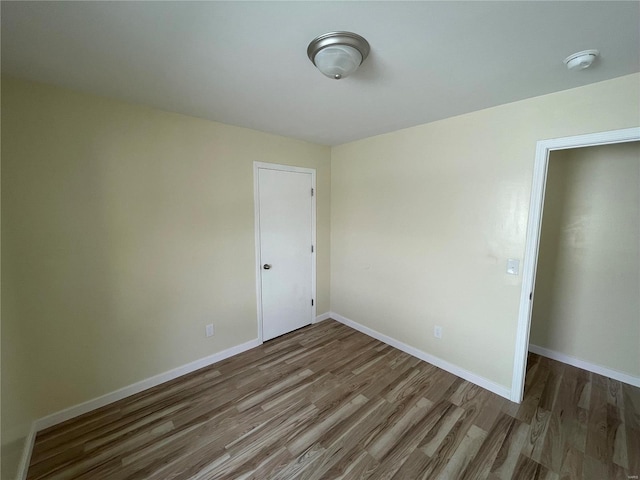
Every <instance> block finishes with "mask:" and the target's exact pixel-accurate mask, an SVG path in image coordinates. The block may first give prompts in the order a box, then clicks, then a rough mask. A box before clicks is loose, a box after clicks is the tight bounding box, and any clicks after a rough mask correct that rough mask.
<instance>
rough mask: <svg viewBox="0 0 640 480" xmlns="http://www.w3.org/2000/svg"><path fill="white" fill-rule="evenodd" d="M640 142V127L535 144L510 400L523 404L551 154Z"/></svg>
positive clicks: (542, 141)
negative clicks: (560, 151) (532, 305)
mask: <svg viewBox="0 0 640 480" xmlns="http://www.w3.org/2000/svg"><path fill="white" fill-rule="evenodd" d="M635 141H640V128H625V129H623V130H612V131H609V132H600V133H590V134H587V135H577V136H574V137H564V138H552V139H549V140H540V141H538V143H537V145H536V158H535V162H534V165H533V183H532V186H531V201H530V203H529V221H528V225H527V240H526V244H525V250H524V265H523V270H522V291H521V293H520V311H519V314H518V327H517V330H516V349H515V358H514V365H513V379H512V382H511V401H512V402H517V403H520V402H522V399H523V397H524V381H525V374H526V369H527V352H528V351H529V330H530V328H531V302H533V296H532V298H531V299H530V298H529V296H530V295H531V294H533V293H534V287H535V281H536V269H537V265H538V249H539V244H540V228H541V226H542V213H543V212H542V209H543V206H544V193H545V187H546V183H547V169H548V167H549V154H550V153H551V152H552V151H554V150H566V149H568V148H579V147H592V146H597V145H608V144H613V143H625V142H635Z"/></svg>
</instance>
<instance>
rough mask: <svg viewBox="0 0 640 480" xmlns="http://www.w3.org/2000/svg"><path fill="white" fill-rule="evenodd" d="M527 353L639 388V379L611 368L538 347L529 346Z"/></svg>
mask: <svg viewBox="0 0 640 480" xmlns="http://www.w3.org/2000/svg"><path fill="white" fill-rule="evenodd" d="M529 351H530V352H531V353H536V354H538V355H542V356H543V357H547V358H550V359H551V360H557V361H558V362H562V363H566V364H567V365H572V366H574V367H578V368H581V369H583V370H587V371H588V372H593V373H597V374H598V375H603V376H605V377H609V378H613V379H614V380H618V381H620V382H623V383H627V384H629V385H633V386H634V387H640V378H639V377H634V376H633V375H629V374H628V373H623V372H619V371H618V370H614V369H612V368H608V367H603V366H602V365H596V364H595V363H591V362H587V361H586V360H581V359H579V358H576V357H571V356H569V355H565V354H564V353H560V352H556V351H555V350H549V349H548V348H544V347H539V346H538V345H533V344H532V343H530V344H529Z"/></svg>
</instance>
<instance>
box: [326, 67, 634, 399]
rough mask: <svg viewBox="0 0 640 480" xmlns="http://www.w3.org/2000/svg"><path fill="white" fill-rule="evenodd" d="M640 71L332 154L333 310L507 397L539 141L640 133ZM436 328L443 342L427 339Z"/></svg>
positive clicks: (374, 139) (351, 145)
mask: <svg viewBox="0 0 640 480" xmlns="http://www.w3.org/2000/svg"><path fill="white" fill-rule="evenodd" d="M639 86H640V75H638V74H635V75H629V76H625V77H620V78H617V79H613V80H609V81H606V82H601V83H596V84H592V85H588V86H585V87H580V88H576V89H572V90H567V91H563V92H558V93H554V94H550V95H545V96H541V97H535V98H531V99H528V100H524V101H519V102H515V103H511V104H507V105H502V106H499V107H495V108H491V109H487V110H482V111H478V112H474V113H470V114H467V115H462V116H458V117H454V118H449V119H446V120H442V121H439V122H434V123H430V124H426V125H421V126H417V127H413V128H409V129H405V130H401V131H398V132H394V133H389V134H386V135H380V136H376V137H372V138H368V139H364V140H360V141H357V142H352V143H348V144H345V145H341V146H338V147H334V148H333V149H332V162H331V189H332V190H331V192H332V194H331V201H332V207H331V212H332V214H331V306H332V310H333V311H334V312H336V313H338V314H341V315H343V316H344V317H347V318H349V319H351V320H353V321H355V322H358V323H360V324H362V325H364V326H366V327H368V328H371V329H373V330H376V331H378V332H380V333H382V334H385V335H388V336H390V337H392V338H395V339H396V340H399V341H401V342H404V343H406V344H408V345H410V346H412V347H414V348H417V349H419V350H422V351H423V352H426V353H428V354H431V355H435V356H437V357H439V358H441V359H443V360H445V361H447V362H449V363H451V364H453V365H455V366H458V367H460V368H463V369H465V370H467V371H470V372H472V373H475V374H476V375H479V376H481V377H484V378H485V379H488V380H489V381H491V382H494V383H495V384H497V385H499V386H503V387H506V388H510V387H511V380H512V373H513V365H514V353H515V338H516V327H517V323H518V307H519V301H520V291H521V286H522V278H521V276H520V275H518V276H512V275H507V274H506V262H507V259H508V258H516V259H519V260H520V267H522V258H523V255H524V247H525V234H526V227H527V215H528V210H529V200H530V195H531V182H532V177H533V164H534V156H535V150H536V142H537V141H538V140H542V139H549V138H556V137H564V136H570V135H578V134H585V133H591V132H601V131H607V130H615V129H620V128H628V127H634V126H638V125H639V124H640V96H639V91H640V88H639ZM435 325H439V326H442V327H443V336H442V339H436V338H434V335H433V329H434V326H435Z"/></svg>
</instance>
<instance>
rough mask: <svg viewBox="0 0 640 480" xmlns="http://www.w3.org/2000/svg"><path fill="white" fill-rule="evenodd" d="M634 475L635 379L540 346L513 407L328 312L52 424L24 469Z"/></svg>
mask: <svg viewBox="0 0 640 480" xmlns="http://www.w3.org/2000/svg"><path fill="white" fill-rule="evenodd" d="M637 475H640V389H637V388H632V387H629V386H628V385H624V384H621V383H619V382H617V381H614V380H611V379H608V378H605V377H601V376H599V375H596V374H592V373H589V372H586V371H583V370H580V369H577V368H574V367H571V366H568V365H564V364H561V363H558V362H554V361H552V360H548V359H546V358H542V357H539V356H536V355H531V356H530V357H529V363H528V373H527V379H526V394H525V399H524V402H523V403H522V404H521V405H517V404H514V403H511V402H509V401H508V400H505V399H503V398H501V397H499V396H497V395H495V394H493V393H490V392H488V391H486V390H484V389H482V388H480V387H477V386H475V385H473V384H471V383H469V382H466V381H464V380H462V379H460V378H458V377H456V376H454V375H451V374H449V373H447V372H445V371H443V370H440V369H438V368H436V367H434V366H432V365H430V364H428V363H425V362H422V361H420V360H418V359H416V358H414V357H411V356H410V355H407V354H406V353H403V352H401V351H399V350H397V349H395V348H392V347H390V346H388V345H385V344H384V343H381V342H379V341H377V340H375V339H372V338H370V337H367V336H365V335H363V334H361V333H359V332H357V331H355V330H352V329H350V328H349V327H346V326H344V325H342V324H339V323H337V322H335V321H332V320H328V321H325V322H322V323H320V324H316V325H313V326H310V327H306V328H304V329H301V330H298V331H296V332H293V333H290V334H288V335H285V336H283V337H280V338H278V339H275V340H272V341H270V342H267V343H265V344H264V345H262V346H260V347H258V348H255V349H253V350H250V351H248V352H245V353H243V354H240V355H237V356H235V357H233V358H230V359H227V360H224V361H222V362H219V363H217V364H215V365H212V366H210V367H207V368H204V369H202V370H199V371H197V372H194V373H192V374H189V375H186V376H184V377H181V378H179V379H176V380H174V381H171V382H168V383H165V384H163V385H160V386H158V387H155V388H152V389H149V390H146V391H144V392H142V393H140V394H138V395H135V396H132V397H129V398H127V399H124V400H122V401H119V402H117V403H113V404H111V405H108V406H106V407H104V408H101V409H99V410H96V411H94V412H91V413H89V414H87V415H84V416H82V417H78V418H76V419H73V420H70V421H68V422H66V423H64V424H61V425H58V426H55V427H53V428H50V429H48V430H46V431H43V432H41V433H39V434H38V436H37V438H36V443H35V447H34V450H33V456H32V458H31V465H30V468H29V472H28V478H29V479H30V480H36V479H56V480H62V479H94V480H97V479H113V480H119V479H158V480H169V479H203V480H204V479H219V478H220V479H222V478H225V479H226V478H229V479H248V478H252V479H292V478H296V479H309V480H311V479H337V478H344V479H347V478H349V479H355V478H369V479H379V478H394V479H411V480H413V479H493V480H495V479H518V480H526V479H584V480H587V479H588V480H591V479H593V480H603V479H615V480H617V479H624V480H627V479H628V478H637ZM634 476H635V477H634Z"/></svg>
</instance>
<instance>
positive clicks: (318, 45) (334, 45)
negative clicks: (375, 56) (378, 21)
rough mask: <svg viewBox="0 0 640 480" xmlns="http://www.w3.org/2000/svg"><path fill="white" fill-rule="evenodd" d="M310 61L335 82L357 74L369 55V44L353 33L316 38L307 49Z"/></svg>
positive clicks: (331, 33) (328, 34)
mask: <svg viewBox="0 0 640 480" xmlns="http://www.w3.org/2000/svg"><path fill="white" fill-rule="evenodd" d="M307 55H308V56H309V60H311V62H312V63H313V64H314V65H315V66H316V67H317V68H318V70H320V71H321V72H322V73H323V74H324V75H326V76H327V77H329V78H333V79H335V80H340V79H341V78H346V77H348V76H349V75H351V74H352V73H353V72H355V71H356V70H357V69H358V67H359V66H360V64H361V63H362V62H363V61H364V59H365V58H367V55H369V42H367V41H366V40H365V39H364V38H362V37H361V36H360V35H357V34H355V33H351V32H329V33H325V34H323V35H320V36H318V37H316V38H314V39H313V40H312V41H311V43H310V44H309V46H308V47H307Z"/></svg>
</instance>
